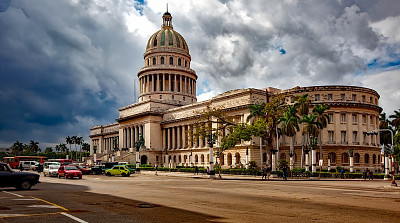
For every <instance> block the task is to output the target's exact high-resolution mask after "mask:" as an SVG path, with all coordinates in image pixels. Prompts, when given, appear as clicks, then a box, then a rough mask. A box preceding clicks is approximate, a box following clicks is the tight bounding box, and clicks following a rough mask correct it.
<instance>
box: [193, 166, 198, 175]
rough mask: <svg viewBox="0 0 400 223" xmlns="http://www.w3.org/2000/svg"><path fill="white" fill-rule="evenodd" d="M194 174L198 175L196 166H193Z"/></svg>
mask: <svg viewBox="0 0 400 223" xmlns="http://www.w3.org/2000/svg"><path fill="white" fill-rule="evenodd" d="M194 175H199V168H198V167H197V166H195V167H194Z"/></svg>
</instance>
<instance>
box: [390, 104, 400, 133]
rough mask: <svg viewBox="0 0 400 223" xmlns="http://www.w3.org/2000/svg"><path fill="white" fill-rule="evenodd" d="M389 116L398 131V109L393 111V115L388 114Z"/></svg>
mask: <svg viewBox="0 0 400 223" xmlns="http://www.w3.org/2000/svg"><path fill="white" fill-rule="evenodd" d="M389 118H392V122H391V124H392V126H393V127H394V128H395V130H396V132H398V131H399V127H400V109H399V111H394V115H390V116H389Z"/></svg>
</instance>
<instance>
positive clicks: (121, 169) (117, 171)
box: [105, 165, 131, 177]
mask: <svg viewBox="0 0 400 223" xmlns="http://www.w3.org/2000/svg"><path fill="white" fill-rule="evenodd" d="M105 173H106V175H107V176H115V175H121V176H123V177H129V175H131V173H130V171H129V170H128V169H127V168H126V167H125V166H124V165H115V166H113V167H112V168H111V169H108V170H106V171H105Z"/></svg>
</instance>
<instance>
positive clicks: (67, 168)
mask: <svg viewBox="0 0 400 223" xmlns="http://www.w3.org/2000/svg"><path fill="white" fill-rule="evenodd" d="M77 169H78V168H76V166H66V167H65V170H77Z"/></svg>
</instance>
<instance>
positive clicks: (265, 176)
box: [261, 167, 267, 180]
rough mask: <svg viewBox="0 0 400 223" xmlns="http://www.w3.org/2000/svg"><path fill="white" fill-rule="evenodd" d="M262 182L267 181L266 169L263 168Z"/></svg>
mask: <svg viewBox="0 0 400 223" xmlns="http://www.w3.org/2000/svg"><path fill="white" fill-rule="evenodd" d="M261 179H262V180H264V179H265V180H266V179H267V168H266V167H264V168H263V169H262V178H261Z"/></svg>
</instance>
